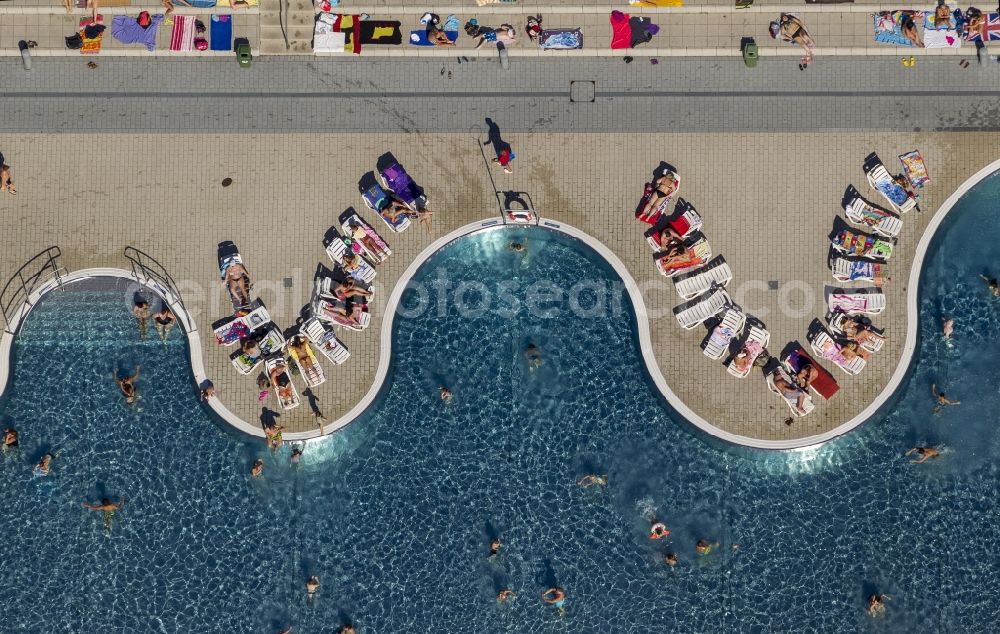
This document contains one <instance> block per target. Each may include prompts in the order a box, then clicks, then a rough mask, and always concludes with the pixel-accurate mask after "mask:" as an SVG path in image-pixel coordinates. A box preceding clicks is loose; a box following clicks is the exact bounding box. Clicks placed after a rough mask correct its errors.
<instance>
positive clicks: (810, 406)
mask: <svg viewBox="0 0 1000 634" xmlns="http://www.w3.org/2000/svg"><path fill="white" fill-rule="evenodd" d="M775 375H777V376H780V377H781V378H782V379H783V380H784V381H786V382H788V383H789V384H791V382H792V381H791V379H790V378H789V377H788V374H787V373H785V371H784V370H782V369H781V368H776V369H775V370H774V372H772V373H770V374H768V375H767V387H768V389H769V390H771V391H772V392H774V393H775V394H777V395H778V396H780V397H781V400H783V401H784V402H785V405H788V409H790V410H792V414H794V415H795V416H805V415H807V414H809V413H810V412H812V411H813V410H814V409H816V404H815V403H813V402H812V397H810V396H809V395H808V394H806V393H805V392H803V391H802V390H801V389H799V388H796V390H797V392H798V393H797V394H795V395H789V396H785V394H783V393H782V392H781V390H779V389H778V386H777V385H775V384H774V377H775ZM799 393H801V394H803V395H804V396H805V400H804V401H803V402H802V409H801V410H799V405H798V401H799V399H798V394H799Z"/></svg>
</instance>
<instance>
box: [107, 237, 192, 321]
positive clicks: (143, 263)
mask: <svg viewBox="0 0 1000 634" xmlns="http://www.w3.org/2000/svg"><path fill="white" fill-rule="evenodd" d="M122 254H123V255H124V256H125V259H126V260H128V261H129V264H130V265H131V267H132V277H134V278H135V280H136V281H137V282H139V283H140V284H148V283H149V282H152V283H153V284H154V285H155V286H156V290H158V291H160V292H161V293H164V294H166V295H169V297H167V299H171V300H173V301H175V302H177V303H178V304H180V307H181V308H182V309H183V310H184V315H183V321H185V322H187V331H188V332H194V331H195V330H197V327H196V326H195V325H194V321H193V320H191V319H190V318H189V317H190V316H189V314H188V312H187V307H186V306H185V305H184V298H183V297H181V292H180V290H179V289H178V288H177V283H176V282H174V278H173V277H171V275H170V273H168V272H167V269H166V268H165V267H164V266H163V265H162V264H160V263H159V262H157V261H156V258H154V257H153V256H151V255H149V254H148V253H146V252H145V251H140V250H139V249H137V248H135V247H125V251H124V252H123V253H122Z"/></svg>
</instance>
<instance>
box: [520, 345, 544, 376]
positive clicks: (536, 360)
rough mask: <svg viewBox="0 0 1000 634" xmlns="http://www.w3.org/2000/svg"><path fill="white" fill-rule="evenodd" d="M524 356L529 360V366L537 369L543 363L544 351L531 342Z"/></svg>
mask: <svg viewBox="0 0 1000 634" xmlns="http://www.w3.org/2000/svg"><path fill="white" fill-rule="evenodd" d="M524 358H525V359H527V360H528V368H529V369H531V370H535V369H537V368H538V366H540V365H542V351H541V350H539V349H538V346H536V345H535V344H533V343H529V344H528V347H527V348H525V349H524Z"/></svg>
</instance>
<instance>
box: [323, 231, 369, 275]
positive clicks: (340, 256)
mask: <svg viewBox="0 0 1000 634" xmlns="http://www.w3.org/2000/svg"><path fill="white" fill-rule="evenodd" d="M346 253H347V245H346V244H344V241H343V240H338V239H334V241H333V242H331V243H330V244H329V245H328V246H327V247H326V254H327V255H328V256H330V259H331V260H333V262H334V264H336V265H337V266H339V267H340V268H342V269H343V270H344V271H345V272H346V273H347V274H348V275H350V276H351V277H353V278H354V279H356V280H358V281H359V282H364V283H365V284H371V283H372V281H374V280H375V269H374V268H373V267H372V265H371V264H369V263H368V262H366V261H365V259H364V258H362V257H359V258H358V268H356V269H355V270H353V271H348V270H347V269H346V268H344V255H345V254H346Z"/></svg>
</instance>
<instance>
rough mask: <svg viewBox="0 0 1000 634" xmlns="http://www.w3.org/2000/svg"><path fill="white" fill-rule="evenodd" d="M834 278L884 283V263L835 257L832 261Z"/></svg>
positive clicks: (845, 280) (847, 280)
mask: <svg viewBox="0 0 1000 634" xmlns="http://www.w3.org/2000/svg"><path fill="white" fill-rule="evenodd" d="M830 271H831V272H832V273H833V279H835V280H837V281H838V282H872V283H875V284H881V283H882V265H881V264H878V263H876V262H865V261H864V260H848V259H847V258H834V260H833V262H831V263H830Z"/></svg>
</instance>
